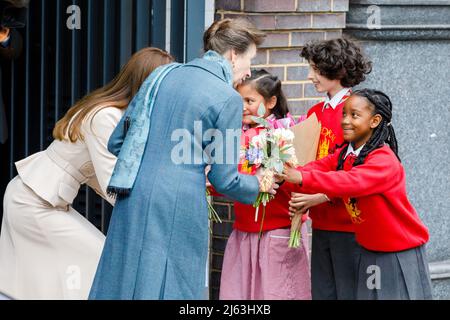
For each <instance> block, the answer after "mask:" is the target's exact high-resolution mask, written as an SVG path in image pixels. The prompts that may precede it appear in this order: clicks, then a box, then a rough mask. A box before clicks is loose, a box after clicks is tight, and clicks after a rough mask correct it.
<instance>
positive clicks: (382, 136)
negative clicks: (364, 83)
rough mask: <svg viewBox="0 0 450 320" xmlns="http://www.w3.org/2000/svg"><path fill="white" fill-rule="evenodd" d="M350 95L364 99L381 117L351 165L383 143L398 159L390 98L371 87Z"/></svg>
mask: <svg viewBox="0 0 450 320" xmlns="http://www.w3.org/2000/svg"><path fill="white" fill-rule="evenodd" d="M352 96H358V97H361V98H364V99H366V100H367V102H368V103H369V105H370V107H371V108H372V109H373V114H374V115H375V114H379V115H380V116H381V117H382V120H381V122H380V124H379V125H378V127H376V128H375V129H374V131H373V133H372V136H371V137H370V139H369V141H367V143H366V144H365V145H364V147H363V148H362V150H361V152H360V154H359V156H358V158H357V159H356V160H355V162H354V163H353V166H354V167H356V166H358V165H360V164H363V163H364V160H365V159H366V157H367V155H368V154H369V153H371V152H372V151H373V150H375V149H378V148H381V147H383V145H384V144H385V143H387V144H388V145H389V146H390V147H391V149H392V151H393V152H394V153H395V155H396V156H397V158H398V160H399V161H400V157H399V156H398V145H397V139H396V137H395V131H394V128H393V127H392V102H391V99H389V97H388V96H387V95H386V94H385V93H383V92H381V91H378V90H373V89H362V90H357V91H355V92H353V94H352ZM347 148H348V146H347ZM347 148H344V149H343V150H342V151H341V153H340V154H339V162H338V167H337V170H342V169H343V166H344V156H345V154H346V152H347Z"/></svg>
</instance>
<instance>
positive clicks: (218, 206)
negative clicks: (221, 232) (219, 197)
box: [213, 201, 231, 220]
mask: <svg viewBox="0 0 450 320" xmlns="http://www.w3.org/2000/svg"><path fill="white" fill-rule="evenodd" d="M213 206H214V209H215V210H216V212H217V214H218V215H219V217H220V219H225V220H230V219H231V215H230V204H229V203H222V202H215V201H214V202H213Z"/></svg>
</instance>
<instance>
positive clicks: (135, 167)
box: [107, 51, 233, 197]
mask: <svg viewBox="0 0 450 320" xmlns="http://www.w3.org/2000/svg"><path fill="white" fill-rule="evenodd" d="M202 59H205V60H209V61H213V62H216V63H218V64H219V65H220V66H221V68H222V71H223V75H224V77H225V81H226V82H227V83H228V84H229V85H231V86H232V85H233V70H232V67H231V64H230V63H229V62H228V60H226V59H225V58H224V57H223V56H221V55H220V54H218V53H217V52H215V51H208V52H206V53H205V55H204V56H203V58H202ZM181 66H183V65H182V64H179V63H172V64H169V65H165V66H161V67H159V68H157V69H156V70H155V71H153V72H152V74H151V75H150V76H149V77H148V78H147V79H146V80H145V82H144V83H143V84H142V86H141V88H140V89H139V91H138V93H137V94H136V96H135V97H134V99H133V100H132V101H131V103H130V105H129V106H128V108H127V111H126V113H125V115H124V117H126V118H128V119H129V120H130V125H129V128H128V129H127V132H126V135H125V138H124V139H123V141H121V142H120V143H122V145H121V146H120V147H118V148H119V149H120V152H119V154H118V156H117V163H116V166H115V168H114V172H113V174H112V177H111V180H110V182H109V185H108V189H107V191H108V195H110V196H112V197H116V196H119V197H120V196H126V195H128V194H129V193H130V192H131V190H132V189H133V186H134V183H135V181H136V177H137V174H138V172H139V169H140V167H141V162H142V158H143V155H144V150H145V147H146V145H147V139H148V133H149V131H150V122H151V116H152V112H153V108H154V105H155V100H156V97H157V95H158V91H159V88H160V86H161V83H162V81H163V80H164V78H165V77H166V76H167V75H168V74H169V73H170V72H171V71H172V70H174V69H176V68H179V67H181Z"/></svg>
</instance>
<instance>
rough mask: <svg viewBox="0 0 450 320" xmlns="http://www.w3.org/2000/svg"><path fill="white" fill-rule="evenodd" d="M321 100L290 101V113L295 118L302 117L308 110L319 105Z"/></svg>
mask: <svg viewBox="0 0 450 320" xmlns="http://www.w3.org/2000/svg"><path fill="white" fill-rule="evenodd" d="M319 102H320V100H304V101H288V105H289V111H290V112H291V113H292V115H294V116H302V115H305V114H307V113H308V110H309V109H310V108H311V107H312V106H313V105H315V104H316V103H319Z"/></svg>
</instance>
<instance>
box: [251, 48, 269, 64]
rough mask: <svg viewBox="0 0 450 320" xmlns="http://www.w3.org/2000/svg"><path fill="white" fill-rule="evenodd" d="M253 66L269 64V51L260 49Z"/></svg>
mask: <svg viewBox="0 0 450 320" xmlns="http://www.w3.org/2000/svg"><path fill="white" fill-rule="evenodd" d="M252 64H253V65H258V64H267V50H266V49H258V52H257V54H256V57H255V58H254V59H253V60H252Z"/></svg>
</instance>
